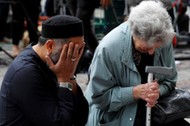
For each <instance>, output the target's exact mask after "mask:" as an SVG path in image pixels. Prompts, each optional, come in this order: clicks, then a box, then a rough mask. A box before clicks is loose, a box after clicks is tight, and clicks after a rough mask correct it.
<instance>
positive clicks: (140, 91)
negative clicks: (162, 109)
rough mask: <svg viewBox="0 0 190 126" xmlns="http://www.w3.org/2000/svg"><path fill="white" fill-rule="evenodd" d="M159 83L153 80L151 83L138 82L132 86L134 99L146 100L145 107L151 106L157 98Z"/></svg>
mask: <svg viewBox="0 0 190 126" xmlns="http://www.w3.org/2000/svg"><path fill="white" fill-rule="evenodd" d="M159 94H160V91H159V84H158V83H157V82H156V81H154V82H151V83H146V84H140V85H138V86H136V87H134V88H133V95H134V98H135V99H143V100H144V101H146V102H147V104H146V106H147V107H153V106H154V105H155V104H156V103H157V100H158V98H159Z"/></svg>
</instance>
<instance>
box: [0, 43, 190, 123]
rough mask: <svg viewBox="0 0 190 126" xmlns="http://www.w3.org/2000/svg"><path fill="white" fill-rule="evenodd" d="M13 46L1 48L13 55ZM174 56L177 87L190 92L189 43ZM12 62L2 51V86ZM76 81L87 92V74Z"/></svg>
mask: <svg viewBox="0 0 190 126" xmlns="http://www.w3.org/2000/svg"><path fill="white" fill-rule="evenodd" d="M11 46H12V44H11V43H3V42H0V48H2V49H4V50H5V51H6V52H7V53H9V54H11ZM174 55H175V59H176V66H177V72H178V81H177V87H179V88H183V89H186V90H189V91H190V45H188V44H187V43H185V44H184V43H183V44H179V45H178V46H177V47H175V48H174ZM168 58H169V57H168ZM11 62H12V59H11V58H10V57H9V56H8V55H7V54H6V53H5V52H3V51H0V86H1V83H2V80H3V77H4V74H5V72H6V70H7V68H8V66H9V64H10V63H11ZM76 79H77V82H78V83H79V85H80V87H81V88H82V90H83V91H85V89H86V86H87V83H88V77H87V74H86V73H78V74H77V78H76ZM187 121H189V122H190V118H187Z"/></svg>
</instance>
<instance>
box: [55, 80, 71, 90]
mask: <svg viewBox="0 0 190 126" xmlns="http://www.w3.org/2000/svg"><path fill="white" fill-rule="evenodd" d="M58 86H59V87H60V88H67V89H69V90H70V91H72V90H73V84H72V83H71V82H59V85H58Z"/></svg>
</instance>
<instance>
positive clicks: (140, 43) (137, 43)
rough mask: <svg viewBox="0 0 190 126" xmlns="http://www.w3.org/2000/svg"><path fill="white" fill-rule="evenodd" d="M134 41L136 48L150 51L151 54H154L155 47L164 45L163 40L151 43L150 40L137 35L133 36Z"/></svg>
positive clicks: (141, 50)
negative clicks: (147, 40)
mask: <svg viewBox="0 0 190 126" xmlns="http://www.w3.org/2000/svg"><path fill="white" fill-rule="evenodd" d="M133 42H134V46H135V49H136V50H138V51H139V52H141V53H148V54H149V55H153V54H154V52H155V49H156V48H159V47H161V45H162V43H161V42H155V43H154V44H151V45H150V44H148V42H146V41H144V40H142V39H139V38H136V37H133Z"/></svg>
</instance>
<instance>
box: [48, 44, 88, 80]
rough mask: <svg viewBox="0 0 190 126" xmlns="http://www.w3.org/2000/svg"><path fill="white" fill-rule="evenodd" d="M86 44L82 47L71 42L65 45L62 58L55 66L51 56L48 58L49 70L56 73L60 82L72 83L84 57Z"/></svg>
mask: <svg viewBox="0 0 190 126" xmlns="http://www.w3.org/2000/svg"><path fill="white" fill-rule="evenodd" d="M84 46H85V43H83V45H82V47H79V45H78V44H74V43H73V42H69V43H67V44H64V45H63V48H62V51H61V55H60V58H59V60H58V62H57V63H56V64H54V63H53V62H52V60H51V58H50V54H47V56H46V63H47V64H48V66H49V68H50V69H51V70H52V71H53V72H54V73H55V75H56V76H57V79H58V81H59V82H66V81H70V78H72V77H73V76H74V73H75V70H76V67H77V65H78V62H79V60H80V58H81V56H82V53H83V50H84Z"/></svg>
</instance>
